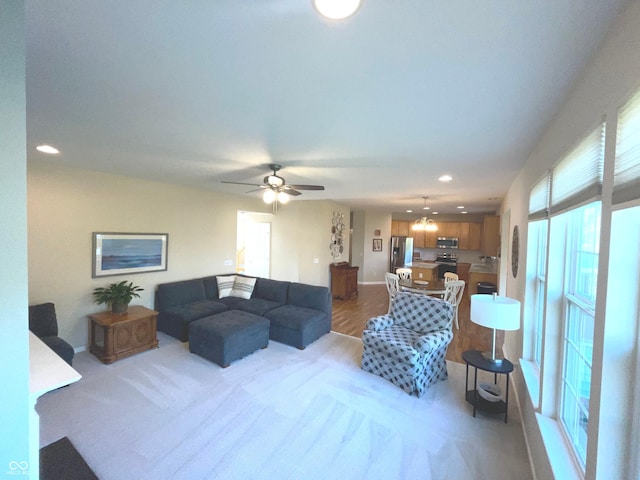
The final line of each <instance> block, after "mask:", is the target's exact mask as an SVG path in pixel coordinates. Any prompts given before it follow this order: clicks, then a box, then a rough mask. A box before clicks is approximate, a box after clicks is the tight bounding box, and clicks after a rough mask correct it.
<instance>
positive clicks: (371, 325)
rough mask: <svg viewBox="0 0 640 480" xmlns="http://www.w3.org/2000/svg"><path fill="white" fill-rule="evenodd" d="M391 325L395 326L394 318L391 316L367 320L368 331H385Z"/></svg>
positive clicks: (386, 315)
mask: <svg viewBox="0 0 640 480" xmlns="http://www.w3.org/2000/svg"><path fill="white" fill-rule="evenodd" d="M391 325H393V317H392V316H391V315H388V314H385V315H380V316H378V317H373V318H370V319H369V320H367V324H366V326H365V328H366V329H367V330H373V331H374V332H377V331H379V330H384V329H385V328H387V327H390V326H391Z"/></svg>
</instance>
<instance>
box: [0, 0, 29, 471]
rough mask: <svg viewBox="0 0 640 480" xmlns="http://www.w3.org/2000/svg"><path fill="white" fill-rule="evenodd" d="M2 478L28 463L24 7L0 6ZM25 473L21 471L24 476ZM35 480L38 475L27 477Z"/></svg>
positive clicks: (5, 2)
mask: <svg viewBox="0 0 640 480" xmlns="http://www.w3.org/2000/svg"><path fill="white" fill-rule="evenodd" d="M0 12H2V14H0V62H1V63H0V64H1V65H2V68H0V152H1V154H2V157H1V160H0V162H1V164H2V174H0V245H1V246H2V248H0V330H1V331H2V335H0V378H1V379H2V393H0V405H1V406H2V407H1V408H0V477H1V478H5V476H6V477H8V476H10V475H11V474H12V473H14V472H15V473H16V474H18V475H17V476H20V477H21V478H25V477H22V475H20V474H21V473H22V470H11V469H10V468H9V463H10V462H18V463H19V464H24V463H23V462H26V463H27V464H30V463H32V459H31V458H29V412H28V408H29V405H28V393H29V390H28V389H29V339H28V332H29V329H28V328H29V326H28V317H27V248H26V241H27V212H26V207H25V204H26V202H25V200H26V160H25V159H26V151H25V148H26V145H25V142H26V105H25V44H24V4H23V2H20V1H14V0H1V1H0ZM27 472H28V470H25V474H26V473H27ZM29 473H30V475H29V478H37V472H29Z"/></svg>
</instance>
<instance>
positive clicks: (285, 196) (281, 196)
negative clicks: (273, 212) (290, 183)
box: [278, 192, 289, 204]
mask: <svg viewBox="0 0 640 480" xmlns="http://www.w3.org/2000/svg"><path fill="white" fill-rule="evenodd" d="M278 201H279V202H280V203H282V204H285V203H287V202H288V201H289V194H288V193H286V192H278Z"/></svg>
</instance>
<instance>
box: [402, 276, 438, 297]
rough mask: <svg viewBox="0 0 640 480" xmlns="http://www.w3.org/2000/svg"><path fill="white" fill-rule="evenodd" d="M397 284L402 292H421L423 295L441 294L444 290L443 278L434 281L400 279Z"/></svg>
mask: <svg viewBox="0 0 640 480" xmlns="http://www.w3.org/2000/svg"><path fill="white" fill-rule="evenodd" d="M398 285H399V287H400V290H401V291H403V292H411V293H421V294H423V295H434V296H443V295H444V294H445V292H446V288H445V286H444V279H438V280H435V281H427V280H413V279H404V280H403V279H400V281H399V282H398Z"/></svg>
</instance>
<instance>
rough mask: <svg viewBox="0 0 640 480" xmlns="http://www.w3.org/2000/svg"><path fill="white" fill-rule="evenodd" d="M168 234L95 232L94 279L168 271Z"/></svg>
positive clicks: (92, 273) (92, 275) (92, 274)
mask: <svg viewBox="0 0 640 480" xmlns="http://www.w3.org/2000/svg"><path fill="white" fill-rule="evenodd" d="M168 245H169V234H168V233H117V232H93V250H92V252H93V253H92V262H91V263H92V272H91V277H92V278H98V277H110V276H114V275H130V274H134V273H148V272H160V271H164V270H167V252H168Z"/></svg>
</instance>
